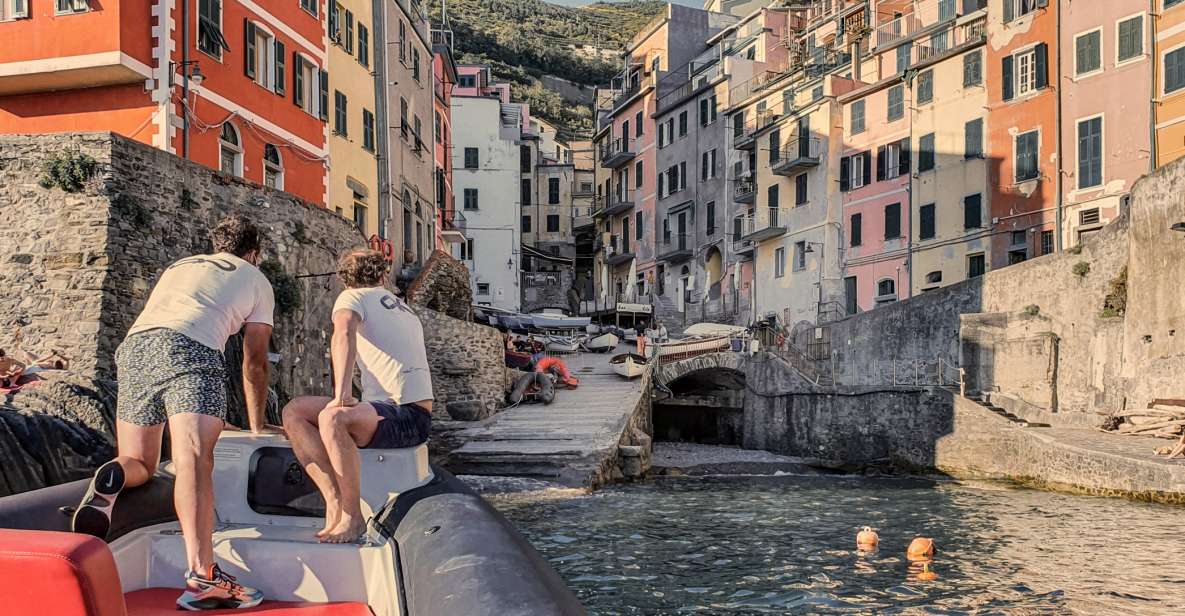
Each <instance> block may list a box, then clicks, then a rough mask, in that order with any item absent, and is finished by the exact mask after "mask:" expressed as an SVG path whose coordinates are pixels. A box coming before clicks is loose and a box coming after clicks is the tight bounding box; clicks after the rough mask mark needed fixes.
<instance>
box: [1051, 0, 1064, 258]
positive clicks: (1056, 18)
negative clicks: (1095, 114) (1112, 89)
mask: <svg viewBox="0 0 1185 616" xmlns="http://www.w3.org/2000/svg"><path fill="white" fill-rule="evenodd" d="M1053 23H1054V24H1056V27H1055V31H1056V34H1055V36H1056V37H1057V38H1056V39H1054V41H1055V44H1054V46H1053V49H1055V50H1057V73H1056V76H1057V81H1055V82H1054V83H1056V84H1057V91H1056V92H1054V95H1055V96H1056V97H1057V108H1056V111H1055V112H1054V123H1055V124H1057V171H1056V173H1057V179H1056V180H1055V181H1054V190H1056V191H1057V209H1056V214H1055V215H1054V228H1055V229H1056V230H1055V231H1054V234H1053V241H1054V251H1055V252H1061V251H1062V245H1063V244H1065V242H1064V241H1063V240H1062V225H1063V224H1064V223H1063V220H1062V219H1063V218H1064V217H1065V216H1064V214H1063V212H1062V207H1064V199H1063V198H1062V170H1063V169H1064V165H1063V164H1062V161H1063V159H1064V158H1065V151H1064V150H1065V148H1063V147H1062V146H1063V145H1064V144H1063V143H1062V52H1061V41H1062V3H1061V2H1060V1H1059V2H1058V3H1057V5H1056V6H1055V7H1054V13H1053Z"/></svg>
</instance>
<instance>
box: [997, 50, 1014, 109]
mask: <svg viewBox="0 0 1185 616" xmlns="http://www.w3.org/2000/svg"><path fill="white" fill-rule="evenodd" d="M1001 64H1002V67H1001V71H1000V73H1001V77H1000V79H1001V81H1002V82H1003V84H1004V100H1006V101H1010V100H1012V97H1013V96H1014V95H1013V93H1012V56H1004V57H1003V58H1002V59H1001Z"/></svg>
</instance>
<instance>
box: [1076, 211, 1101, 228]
mask: <svg viewBox="0 0 1185 616" xmlns="http://www.w3.org/2000/svg"><path fill="white" fill-rule="evenodd" d="M1099 220H1101V219H1100V217H1099V208H1097V207H1092V208H1090V209H1089V210H1082V211H1081V212H1079V213H1078V224H1079V225H1081V226H1083V227H1085V226H1089V225H1097V224H1099Z"/></svg>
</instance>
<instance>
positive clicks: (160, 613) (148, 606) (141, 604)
mask: <svg viewBox="0 0 1185 616" xmlns="http://www.w3.org/2000/svg"><path fill="white" fill-rule="evenodd" d="M181 592H182V591H181V590H180V589H177V588H145V589H144V590H137V591H134V592H130V593H128V594H126V595H124V599H125V600H126V601H127V606H128V616H177V597H179V596H181ZM202 614H267V615H268V616H374V615H373V614H372V613H371V611H370V608H369V607H367V606H366V604H365V603H355V602H340V603H290V602H287V601H264V602H263V603H260V604H259V605H257V606H255V607H253V608H248V609H242V610H233V609H230V610H202Z"/></svg>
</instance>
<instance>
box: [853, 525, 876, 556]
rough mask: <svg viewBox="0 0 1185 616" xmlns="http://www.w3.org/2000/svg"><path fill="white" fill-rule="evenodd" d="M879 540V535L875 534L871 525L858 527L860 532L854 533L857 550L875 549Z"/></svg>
mask: <svg viewBox="0 0 1185 616" xmlns="http://www.w3.org/2000/svg"><path fill="white" fill-rule="evenodd" d="M880 542H881V538H880V535H877V534H876V531H875V530H872V527H871V526H865V527H864V528H862V529H860V532H858V533H856V549H858V550H863V551H868V550H875V549H876V546H877V545H879V544H880Z"/></svg>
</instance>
